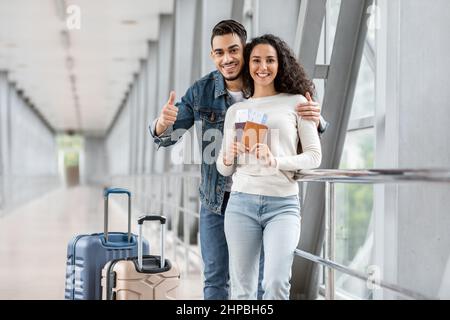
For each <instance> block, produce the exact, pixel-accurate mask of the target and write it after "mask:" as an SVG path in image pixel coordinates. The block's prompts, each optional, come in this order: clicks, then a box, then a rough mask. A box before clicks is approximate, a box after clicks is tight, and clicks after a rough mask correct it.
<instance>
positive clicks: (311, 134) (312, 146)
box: [275, 118, 322, 171]
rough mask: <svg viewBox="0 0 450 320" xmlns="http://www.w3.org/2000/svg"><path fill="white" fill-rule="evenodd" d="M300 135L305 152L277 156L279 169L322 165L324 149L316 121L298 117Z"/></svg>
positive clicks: (291, 169) (286, 169) (293, 169)
mask: <svg viewBox="0 0 450 320" xmlns="http://www.w3.org/2000/svg"><path fill="white" fill-rule="evenodd" d="M298 119H299V120H298V121H299V123H298V135H299V137H300V141H301V143H302V149H303V153H301V154H297V155H295V156H286V157H275V159H276V163H277V165H276V166H277V169H279V170H284V171H296V170H301V169H314V168H317V167H319V166H320V162H321V160H322V149H321V146H320V139H319V135H318V133H317V127H316V124H315V123H314V121H311V120H303V119H302V118H298Z"/></svg>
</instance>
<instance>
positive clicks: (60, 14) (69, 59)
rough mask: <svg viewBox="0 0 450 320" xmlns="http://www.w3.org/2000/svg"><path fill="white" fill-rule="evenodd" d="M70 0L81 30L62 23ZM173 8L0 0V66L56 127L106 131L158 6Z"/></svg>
mask: <svg viewBox="0 0 450 320" xmlns="http://www.w3.org/2000/svg"><path fill="white" fill-rule="evenodd" d="M71 4H75V5H77V6H78V7H79V8H80V9H81V30H68V29H67V27H66V23H65V22H66V21H65V19H66V17H67V15H66V14H65V10H64V8H65V6H68V5H71ZM172 8H173V1H157V0H133V1H129V0H128V1H126V0H79V1H62V0H14V1H11V0H0V69H2V70H6V71H8V78H9V80H10V81H11V82H14V83H15V84H16V86H17V87H18V88H19V89H22V90H23V91H24V94H25V96H27V97H28V98H29V99H30V100H31V101H32V102H33V104H35V106H36V108H37V109H38V110H39V111H40V112H41V113H42V114H43V115H44V117H45V118H46V119H47V120H48V121H49V122H50V124H51V125H52V126H53V127H54V128H55V129H57V130H68V129H75V130H81V131H85V132H96V133H97V134H104V133H105V132H106V130H107V128H108V127H109V125H110V124H111V121H112V119H113V117H114V115H115V114H116V112H117V110H118V108H119V104H120V102H121V101H122V99H123V97H124V95H125V93H126V91H127V89H128V86H129V84H130V82H131V81H132V79H133V74H134V73H136V72H137V71H138V70H139V66H140V62H139V61H140V59H143V58H145V57H146V55H147V42H148V41H149V40H155V39H157V36H158V31H159V30H158V26H159V20H158V17H159V14H160V13H170V12H171V11H172ZM76 100H77V101H78V102H76ZM77 103H78V105H79V108H80V112H79V113H78V112H77V109H76V105H77ZM77 114H80V116H81V117H80V118H78V115H77Z"/></svg>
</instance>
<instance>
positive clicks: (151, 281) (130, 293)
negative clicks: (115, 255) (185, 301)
mask: <svg viewBox="0 0 450 320" xmlns="http://www.w3.org/2000/svg"><path fill="white" fill-rule="evenodd" d="M155 220H156V221H160V222H161V256H152V255H148V256H142V224H143V223H144V221H155ZM165 223H166V218H165V217H164V216H157V215H147V216H142V217H140V218H139V219H138V226H139V238H138V256H137V257H132V258H126V259H116V260H112V261H109V262H108V263H107V264H106V265H105V267H104V268H103V270H102V290H103V292H102V297H103V300H175V299H176V298H177V289H178V286H179V283H180V273H179V271H178V269H177V268H176V266H174V265H172V264H171V263H170V261H169V260H168V259H165V258H164V240H165V239H164V233H165V232H164V231H165ZM162 261H164V264H162V263H161V262H162Z"/></svg>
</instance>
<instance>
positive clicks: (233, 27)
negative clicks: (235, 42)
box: [211, 20, 247, 47]
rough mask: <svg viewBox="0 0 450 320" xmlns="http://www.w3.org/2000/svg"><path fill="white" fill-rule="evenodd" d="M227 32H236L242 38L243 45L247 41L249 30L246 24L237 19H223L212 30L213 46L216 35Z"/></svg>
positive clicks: (222, 34)
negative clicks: (246, 28)
mask: <svg viewBox="0 0 450 320" xmlns="http://www.w3.org/2000/svg"><path fill="white" fill-rule="evenodd" d="M226 34H236V35H237V36H238V37H239V38H240V39H241V42H242V46H245V43H246V42H247V31H246V30H245V28H244V26H243V25H242V24H241V23H239V22H237V21H236V20H222V21H220V22H219V23H218V24H216V25H215V26H214V28H213V30H212V34H211V47H212V43H213V39H214V37H216V36H224V35H226Z"/></svg>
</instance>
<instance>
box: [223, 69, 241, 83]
mask: <svg viewBox="0 0 450 320" xmlns="http://www.w3.org/2000/svg"><path fill="white" fill-rule="evenodd" d="M241 74H242V70H241V71H239V73H238V74H237V75H235V76H234V77H228V78H227V77H225V76H223V77H224V79H225V80H227V81H234V80H237V79H239V77H240V76H241ZM222 75H223V74H222Z"/></svg>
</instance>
